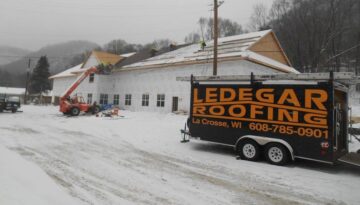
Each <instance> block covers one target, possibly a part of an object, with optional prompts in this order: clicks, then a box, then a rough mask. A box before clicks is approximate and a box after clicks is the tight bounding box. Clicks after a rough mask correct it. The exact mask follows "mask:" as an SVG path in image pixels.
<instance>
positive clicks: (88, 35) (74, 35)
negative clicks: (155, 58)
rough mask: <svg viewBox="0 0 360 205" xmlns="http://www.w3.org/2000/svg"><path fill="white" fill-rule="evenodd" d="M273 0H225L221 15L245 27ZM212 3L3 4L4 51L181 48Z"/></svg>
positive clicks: (34, 0) (101, 0) (59, 0)
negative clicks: (167, 44)
mask: <svg viewBox="0 0 360 205" xmlns="http://www.w3.org/2000/svg"><path fill="white" fill-rule="evenodd" d="M272 1H273V0H225V4H223V5H222V6H221V7H220V10H219V15H220V17H223V18H229V19H231V20H234V21H236V22H238V23H240V24H242V25H243V26H244V25H246V24H247V23H248V21H249V17H250V15H251V13H252V7H253V5H254V4H256V3H264V4H266V5H267V6H268V7H270V6H271V3H272ZM212 2H213V1H212V0H1V3H0V35H1V37H0V45H9V46H15V47H20V48H25V49H30V50H36V49H39V48H40V47H43V46H46V45H50V44H55V43H60V42H65V41H68V40H89V41H93V42H95V43H98V44H100V45H103V44H104V43H107V42H108V41H110V40H113V39H117V38H121V39H124V40H126V41H127V42H130V43H147V42H150V41H153V40H155V39H160V38H169V39H172V40H175V41H177V42H182V41H183V39H184V37H185V36H186V35H187V34H188V33H190V32H191V31H196V30H198V25H197V24H196V22H197V20H198V19H199V17H201V16H204V17H210V15H211V12H210V11H209V10H210V6H209V5H210V4H211V3H212Z"/></svg>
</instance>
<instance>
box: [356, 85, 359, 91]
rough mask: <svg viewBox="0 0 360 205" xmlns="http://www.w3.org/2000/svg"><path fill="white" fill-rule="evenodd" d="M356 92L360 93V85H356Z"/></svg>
mask: <svg viewBox="0 0 360 205" xmlns="http://www.w3.org/2000/svg"><path fill="white" fill-rule="evenodd" d="M356 91H357V92H360V83H358V84H356Z"/></svg>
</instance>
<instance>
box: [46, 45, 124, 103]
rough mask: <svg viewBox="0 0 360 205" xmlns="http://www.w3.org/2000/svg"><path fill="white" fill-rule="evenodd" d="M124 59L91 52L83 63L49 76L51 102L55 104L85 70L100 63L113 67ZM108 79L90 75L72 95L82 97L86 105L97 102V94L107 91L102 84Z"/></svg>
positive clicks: (103, 76)
mask: <svg viewBox="0 0 360 205" xmlns="http://www.w3.org/2000/svg"><path fill="white" fill-rule="evenodd" d="M124 58H125V57H122V56H119V55H114V54H110V53H105V52H100V51H93V52H92V53H91V54H90V55H89V57H88V58H87V59H86V60H85V62H84V63H82V64H80V65H77V66H75V67H72V68H69V69H67V70H65V71H64V72H61V73H59V74H56V75H53V76H51V77H50V78H49V79H53V90H52V91H53V92H52V93H53V100H52V102H53V103H54V102H56V101H57V99H58V98H59V97H61V96H62V94H63V93H64V92H65V90H66V89H68V87H69V86H70V85H71V84H72V83H73V82H74V81H75V80H76V79H77V77H78V76H79V75H80V74H81V73H82V72H84V71H85V70H87V69H89V68H90V67H92V66H97V65H99V64H101V63H103V64H112V65H115V64H116V63H118V62H119V61H121V60H122V59H124ZM108 78H109V76H106V75H96V74H93V75H90V76H89V77H88V78H87V79H85V80H84V81H83V82H82V83H81V84H80V86H79V87H78V88H77V89H76V90H75V92H74V94H76V95H78V96H83V97H84V98H85V99H86V100H87V102H88V103H92V102H94V101H97V102H99V101H100V96H99V93H103V92H107V90H103V88H105V87H104V86H103V84H104V82H107V81H108V80H107V79H108Z"/></svg>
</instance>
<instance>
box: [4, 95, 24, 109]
mask: <svg viewBox="0 0 360 205" xmlns="http://www.w3.org/2000/svg"><path fill="white" fill-rule="evenodd" d="M20 106H21V104H20V98H19V97H18V96H7V97H0V112H3V111H4V110H6V111H11V112H12V113H15V112H16V111H17V110H18V109H19V108H20Z"/></svg>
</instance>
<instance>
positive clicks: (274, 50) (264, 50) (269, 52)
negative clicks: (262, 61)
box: [248, 32, 291, 66]
mask: <svg viewBox="0 0 360 205" xmlns="http://www.w3.org/2000/svg"><path fill="white" fill-rule="evenodd" d="M248 49H249V50H250V51H253V52H255V53H257V54H260V55H263V56H266V57H268V58H270V59H273V60H276V61H278V62H280V63H282V64H285V65H288V66H291V63H290V61H289V59H288V57H287V56H286V54H285V52H284V50H283V49H282V47H281V45H280V43H279V41H278V40H277V38H276V36H275V34H274V33H273V32H269V33H267V34H266V35H265V36H264V37H262V38H261V39H259V40H258V41H257V42H255V43H254V44H253V45H251V46H250V47H249V48H248Z"/></svg>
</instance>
